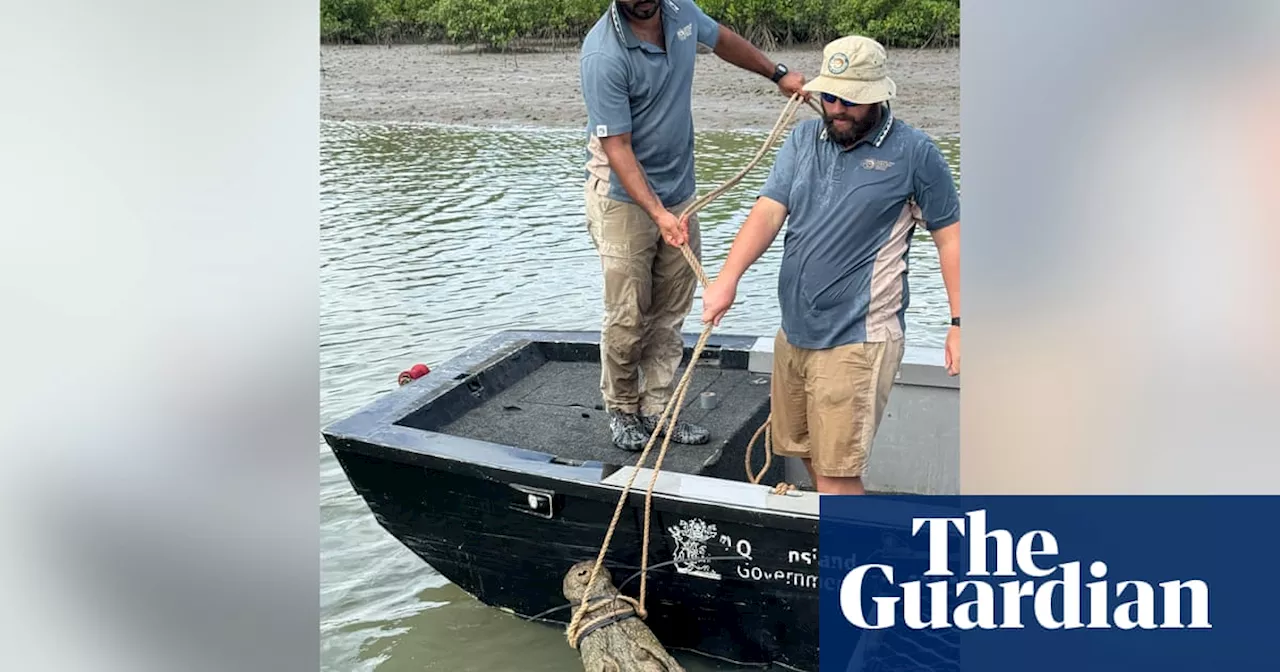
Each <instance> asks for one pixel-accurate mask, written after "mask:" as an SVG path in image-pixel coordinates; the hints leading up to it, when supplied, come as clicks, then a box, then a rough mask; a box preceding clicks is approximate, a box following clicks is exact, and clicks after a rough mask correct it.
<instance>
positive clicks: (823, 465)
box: [770, 329, 904, 477]
mask: <svg viewBox="0 0 1280 672" xmlns="http://www.w3.org/2000/svg"><path fill="white" fill-rule="evenodd" d="M903 346H904V343H903V339H902V338H897V339H893V340H889V341H883V342H876V343H852V344H849V345H842V346H839V347H836V348H831V349H828V350H806V349H803V348H797V347H794V346H792V345H791V344H790V343H788V342H787V337H786V335H785V334H784V333H783V332H782V330H781V329H779V330H778V335H777V336H776V337H775V338H774V347H773V381H772V391H771V394H772V402H771V403H772V405H773V420H772V422H771V430H770V431H771V434H772V438H773V452H774V454H775V455H781V456H785V457H800V458H808V459H810V460H812V466H813V470H814V472H815V473H817V474H818V475H820V476H828V477H852V476H861V475H862V473H863V471H864V470H865V469H866V466H867V461H868V459H869V458H870V456H871V446H872V444H873V443H874V442H875V438H876V431H877V430H878V429H879V427H880V420H881V418H883V417H884V409H885V406H886V405H887V404H888V402H889V392H890V390H891V389H893V381H894V379H895V378H896V377H897V375H898V368H899V367H900V366H901V365H902V354H903Z"/></svg>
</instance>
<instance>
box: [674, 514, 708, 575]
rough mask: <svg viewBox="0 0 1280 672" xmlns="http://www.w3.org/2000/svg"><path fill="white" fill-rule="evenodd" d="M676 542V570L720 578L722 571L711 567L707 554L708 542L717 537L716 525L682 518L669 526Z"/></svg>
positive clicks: (696, 519)
mask: <svg viewBox="0 0 1280 672" xmlns="http://www.w3.org/2000/svg"><path fill="white" fill-rule="evenodd" d="M667 531H668V532H670V533H671V536H672V538H674V539H675V542H676V550H675V557H674V558H672V559H673V560H674V561H675V566H676V571H677V572H679V573H681V574H688V575H690V576H698V577H702V578H704V579H714V580H716V581H719V580H720V573H719V572H717V571H715V570H714V569H712V568H711V562H710V561H709V560H708V558H709V557H710V556H708V555H707V542H708V541H710V540H712V539H715V538H716V526H715V525H714V524H711V523H707V522H706V521H704V520H702V519H700V518H695V519H693V520H682V521H680V523H679V524H678V525H672V526H671V527H668V528H667Z"/></svg>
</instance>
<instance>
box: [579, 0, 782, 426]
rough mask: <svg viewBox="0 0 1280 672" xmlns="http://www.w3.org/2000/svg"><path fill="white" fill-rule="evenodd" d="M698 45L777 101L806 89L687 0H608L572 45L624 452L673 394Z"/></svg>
mask: <svg viewBox="0 0 1280 672" xmlns="http://www.w3.org/2000/svg"><path fill="white" fill-rule="evenodd" d="M698 44H703V45H705V46H706V47H707V48H709V49H711V50H713V51H714V53H715V54H716V55H717V56H719V57H720V58H722V59H724V60H725V61H727V62H729V63H732V64H734V65H736V66H738V67H740V68H742V69H744V70H747V71H750V72H754V73H756V74H759V75H760V76H762V77H767V78H769V79H770V80H772V81H773V82H774V83H775V84H777V85H778V89H779V90H780V91H781V92H782V93H783V94H784V95H786V96H787V97H791V96H792V95H794V94H795V93H797V92H800V90H801V87H802V86H803V85H804V77H802V76H801V75H800V74H799V73H795V72H789V71H788V70H787V67H786V66H785V65H783V64H781V63H774V62H773V61H771V60H770V59H769V58H768V57H766V56H765V55H764V54H763V53H762V52H761V51H760V50H759V49H757V48H756V47H755V46H754V45H752V44H751V43H750V42H748V41H747V40H745V39H743V38H742V37H741V36H739V35H737V34H736V33H734V32H733V31H731V30H729V29H728V28H726V27H724V26H722V25H720V24H719V23H717V22H716V21H714V20H713V19H711V18H710V17H708V16H707V15H706V14H705V13H703V11H702V10H701V9H700V8H699V7H698V6H697V5H696V4H694V2H693V0H615V1H614V2H612V3H610V4H609V9H608V10H607V11H606V12H605V13H604V15H603V16H601V17H600V20H599V21H598V22H597V23H596V25H595V26H594V27H593V28H592V29H591V31H590V32H589V33H588V34H587V36H586V38H585V39H584V41H583V43H582V55H581V63H580V67H581V77H582V95H583V98H584V100H585V102H586V107H587V134H588V141H587V155H586V156H587V162H586V175H585V176H586V194H585V197H586V214H587V228H588V231H589V233H590V235H591V240H592V243H593V244H594V245H595V248H596V251H597V252H598V253H599V256H600V265H601V270H602V271H603V274H604V280H603V285H604V320H603V325H602V328H601V334H600V361H601V372H600V391H601V394H602V396H603V397H604V404H605V407H606V408H607V409H608V411H609V432H610V435H611V437H612V439H613V444H614V445H615V446H617V447H619V448H622V449H624V450H630V451H638V450H641V449H643V448H644V446H645V443H647V441H648V439H649V437H650V436H652V433H653V431H654V429H655V427H656V425H657V420H658V416H659V415H661V413H662V411H663V409H664V408H666V405H667V403H668V402H669V401H670V399H671V397H672V393H673V392H674V387H675V386H674V384H673V383H674V379H675V374H676V370H677V369H678V368H679V366H680V362H681V359H682V358H683V355H684V337H683V335H682V333H681V332H682V326H683V324H684V319H685V317H686V316H687V315H688V314H689V309H690V308H691V307H692V305H693V295H694V289H695V288H696V286H697V278H696V277H695V276H694V273H693V270H692V269H691V268H690V267H689V264H688V262H686V261H685V259H684V256H683V254H682V253H681V251H680V246H681V245H684V244H686V243H687V244H688V245H689V248H690V251H691V252H693V254H694V255H695V257H697V258H699V259H700V258H701V238H700V236H699V231H698V220H697V217H696V216H694V217H690V218H689V220H688V222H687V226H686V225H682V224H681V221H680V215H681V214H682V213H683V212H684V211H685V210H686V209H688V207H689V206H690V205H692V203H693V201H694V196H695V184H694V164H693V108H692V104H691V99H692V92H693V70H694V63H695V60H696V58H697V53H698V52H697V49H698ZM806 97H807V94H806ZM642 377H643V379H642ZM671 439H672V440H673V441H675V442H677V443H685V444H700V443H706V442H707V441H708V440H709V434H708V432H707V430H706V429H705V428H703V427H699V426H697V425H694V424H691V423H689V422H686V421H684V420H681V421H679V422H678V423H676V426H675V427H674V429H672V430H671Z"/></svg>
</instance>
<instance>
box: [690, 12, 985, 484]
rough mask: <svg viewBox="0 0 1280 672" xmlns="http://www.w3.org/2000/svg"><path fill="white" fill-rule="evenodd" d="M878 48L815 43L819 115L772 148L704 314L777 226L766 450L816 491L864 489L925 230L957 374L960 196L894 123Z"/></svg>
mask: <svg viewBox="0 0 1280 672" xmlns="http://www.w3.org/2000/svg"><path fill="white" fill-rule="evenodd" d="M885 65H886V55H885V50H884V48H883V47H882V46H880V44H878V43H877V42H875V41H874V40H870V39H867V38H865V37H860V36H851V37H844V38H841V39H838V40H836V41H834V42H832V43H830V44H828V45H827V46H826V48H825V49H824V50H823V63H822V72H821V73H820V75H819V76H818V77H816V78H814V80H813V81H812V82H810V83H809V84H807V85H806V86H805V90H807V91H814V92H818V93H820V94H821V96H822V108H823V111H824V117H825V118H824V119H821V120H819V119H813V120H806V121H803V122H800V123H799V124H797V125H796V127H795V129H794V130H793V131H792V132H791V134H790V135H789V136H787V139H786V141H785V142H784V143H783V145H782V147H781V148H780V149H779V150H778V154H777V157H776V158H775V161H774V165H773V168H772V170H771V172H770V173H769V177H768V179H767V180H766V182H765V185H764V187H763V189H762V190H761V192H760V196H759V198H758V199H757V200H756V203H755V205H754V206H753V207H752V209H751V212H750V214H748V215H747V219H746V221H745V222H744V223H743V225H742V229H741V230H740V231H739V232H738V235H737V237H736V238H735V240H734V243H733V246H732V248H731V249H730V251H729V256H728V259H727V260H726V261H725V264H724V268H723V269H721V271H720V275H719V277H717V278H716V280H715V281H714V282H713V283H712V285H711V286H710V287H708V288H707V290H706V292H704V293H703V315H702V317H703V320H704V322H712V323H714V324H719V323H720V319H721V318H722V317H723V316H724V314H725V312H726V311H727V310H729V307H730V306H731V305H733V300H734V297H735V295H736V292H737V285H738V281H739V279H741V277H742V275H743V273H744V272H746V270H747V268H748V267H749V266H750V265H751V264H752V263H754V262H755V261H756V260H757V259H759V258H760V255H762V254H763V253H764V251H765V250H766V249H768V247H769V246H770V245H771V244H772V243H773V241H774V239H775V238H776V236H777V234H778V231H779V230H780V229H781V228H782V225H783V222H784V221H785V222H786V223H787V233H786V236H785V238H784V241H783V251H782V268H781V269H780V271H779V274H778V301H779V303H780V305H781V312H782V328H781V329H780V330H779V331H778V333H777V335H776V337H775V339H774V360H773V380H772V386H773V387H772V404H773V421H772V429H771V431H772V432H773V445H774V453H775V454H777V455H784V456H793V457H799V458H802V459H803V460H804V463H805V466H806V467H808V469H809V473H810V475H811V476H812V477H813V480H814V483H815V485H816V486H817V487H818V491H819V492H822V493H835V494H862V493H863V492H864V489H863V485H862V479H861V477H862V474H863V472H864V470H865V468H866V465H867V460H868V458H869V455H870V451H871V446H872V443H873V441H874V440H875V435H876V430H877V428H878V427H879V424H880V420H881V417H882V416H883V414H884V408H885V405H886V403H887V402H888V398H889V391H890V388H891V387H892V385H893V380H894V378H895V376H896V375H897V372H898V367H899V366H900V365H901V362H902V355H903V341H904V332H905V329H906V309H907V304H908V291H907V250H908V248H909V246H910V244H911V234H912V232H913V231H914V230H915V228H916V227H917V226H923V227H924V228H925V230H927V231H928V232H929V233H930V234H931V235H932V237H933V240H934V243H935V244H936V246H937V249H938V257H939V261H940V265H941V272H942V280H943V283H944V285H945V287H946V291H947V300H948V302H949V303H950V308H951V316H952V318H951V325H952V326H951V328H950V331H949V332H948V333H947V339H946V346H945V353H946V366H947V370H948V373H950V374H951V375H953V376H954V375H956V374H958V373H959V372H960V295H959V273H960V201H959V197H958V195H957V191H956V187H955V182H954V181H953V179H952V177H951V169H950V167H949V166H948V165H947V162H946V160H945V159H943V157H942V153H941V152H940V151H939V149H938V147H937V145H935V144H934V142H933V141H932V140H931V139H930V138H929V136H928V135H926V134H925V133H923V132H922V131H919V130H917V129H915V128H912V127H911V126H909V125H908V124H906V123H905V122H903V121H902V120H900V119H896V118H894V115H893V111H892V110H891V109H890V106H889V101H890V100H891V99H893V98H894V97H895V96H896V92H897V87H896V85H895V84H894V82H893V80H892V79H891V78H890V77H889V76H888V74H887V71H886V67H885Z"/></svg>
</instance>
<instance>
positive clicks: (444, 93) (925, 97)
mask: <svg viewBox="0 0 1280 672" xmlns="http://www.w3.org/2000/svg"><path fill="white" fill-rule="evenodd" d="M769 55H770V57H771V58H773V59H774V60H779V61H782V62H783V63H786V64H787V65H789V66H790V67H791V68H792V69H793V70H798V71H800V72H802V73H803V74H804V75H805V77H806V78H812V77H813V76H815V75H816V73H817V72H818V66H819V63H820V61H821V59H822V49H821V47H820V46H814V47H810V48H803V49H786V50H779V51H774V52H770V54H769ZM320 64H321V85H320V114H321V117H322V118H324V119H338V120H362V121H424V122H436V123H461V124H470V125H490V124H492V125H498V126H540V127H552V128H582V127H584V126H585V124H586V121H585V119H586V112H585V108H584V106H583V103H582V95H581V91H580V90H579V88H578V52H577V50H576V49H569V48H567V49H560V50H547V51H541V52H536V53H523V54H518V55H514V56H513V55H510V54H507V55H502V54H482V53H475V52H471V51H462V50H459V49H457V48H454V47H448V46H440V45H394V46H390V47H387V46H338V45H321V47H320ZM889 66H890V68H891V72H892V76H893V77H894V79H895V80H896V81H897V83H898V101H897V103H896V104H895V111H896V113H897V114H898V115H899V116H900V117H902V118H903V119H905V120H906V121H908V122H909V123H912V124H914V125H916V126H919V127H920V128H923V129H924V130H925V131H927V132H929V133H931V134H934V135H950V134H954V133H959V131H960V52H959V50H958V49H945V50H935V49H929V50H925V51H919V50H915V49H904V50H891V51H890V54H889ZM785 102H786V100H785V98H783V97H782V94H781V93H779V92H778V89H777V87H776V86H774V85H773V84H772V83H771V82H769V80H767V79H765V78H763V77H759V76H757V75H754V74H750V73H747V72H745V71H743V70H740V69H738V68H737V67H734V66H732V65H730V64H728V63H725V62H724V61H722V60H720V59H719V58H717V57H716V56H715V55H712V54H706V55H702V56H700V57H699V58H698V66H697V70H696V74H695V75H694V91H693V112H694V124H695V125H696V127H697V128H698V129H699V130H712V129H725V130H728V129H764V130H768V129H769V128H772V126H773V123H774V122H775V121H776V120H777V118H778V114H779V113H780V112H781V111H782V106H783V105H784V104H785ZM800 114H801V115H805V116H808V115H812V114H813V112H812V110H809V111H808V112H801V113H800ZM802 118H804V116H802Z"/></svg>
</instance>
